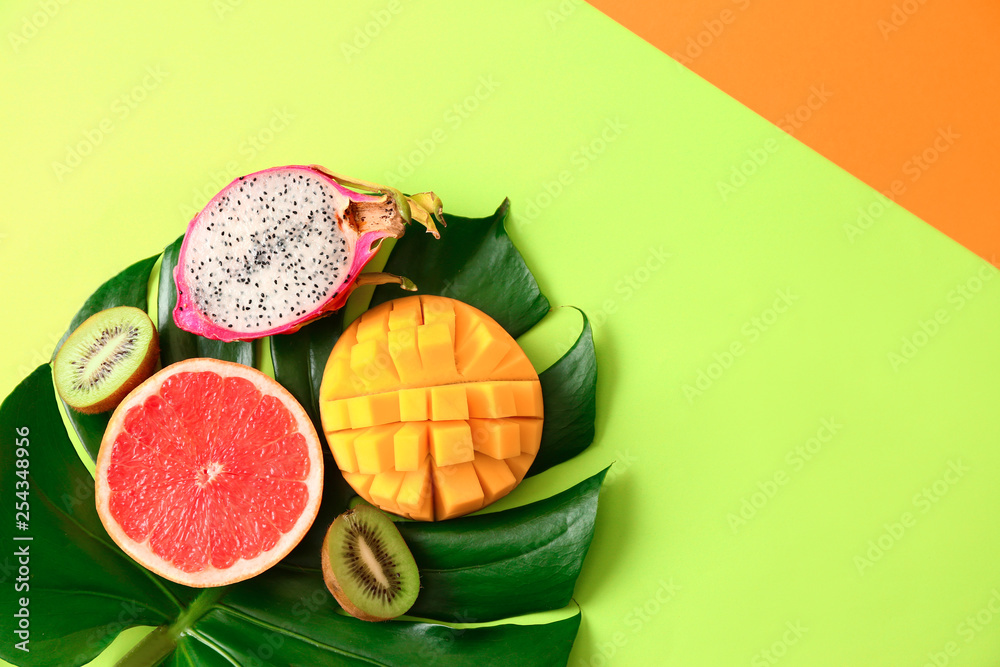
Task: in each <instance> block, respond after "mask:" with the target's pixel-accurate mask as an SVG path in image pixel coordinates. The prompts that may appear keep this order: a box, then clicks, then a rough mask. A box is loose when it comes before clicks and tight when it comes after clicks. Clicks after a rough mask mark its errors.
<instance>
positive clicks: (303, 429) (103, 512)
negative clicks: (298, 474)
mask: <svg viewBox="0 0 1000 667" xmlns="http://www.w3.org/2000/svg"><path fill="white" fill-rule="evenodd" d="M202 371H208V372H213V373H217V374H219V375H220V376H222V377H223V378H227V377H240V378H244V379H246V380H249V381H250V382H252V383H253V384H254V386H255V387H256V388H257V390H258V391H260V392H261V393H262V394H263V395H264V396H269V395H270V396H274V397H275V398H277V399H278V400H279V401H280V402H281V404H282V405H283V406H284V407H285V408H286V409H287V410H288V411H289V413H291V416H292V418H293V420H294V423H295V431H294V432H297V433H299V434H301V435H302V436H303V437H304V438H305V441H306V446H307V450H308V452H309V471H308V474H307V476H306V478H305V479H304V480H301V481H302V482H303V483H304V484H305V485H306V488H307V490H308V500H307V502H306V505H305V507H304V508H303V510H302V512H301V514H299V516H298V518H297V519H296V520H295V523H294V524H293V526H292V527H291V529H290V530H288V531H287V532H285V533H283V534H281V536H280V538H279V539H278V541H277V542H276V543H275V544H274V546H272V547H271V548H270V549H267V550H265V551H263V552H261V553H260V554H259V555H257V556H255V557H253V558H250V559H243V558H238V559H237V560H236V562H235V563H234V564H233V565H232V566H231V567H228V568H216V567H214V566H213V565H211V563H208V564H207V565H206V566H205V567H204V568H203V569H201V570H199V571H197V572H185V571H184V570H181V569H180V568H178V567H177V566H176V565H174V563H172V562H171V561H168V560H165V559H164V558H161V557H160V556H159V555H157V554H156V553H154V552H153V550H152V548H151V547H150V545H149V541H150V538H147V539H146V540H145V541H143V542H141V543H140V542H136V541H134V540H133V539H131V538H130V537H129V536H128V535H126V534H125V531H124V529H123V528H122V527H121V525H120V524H119V523H118V521H117V520H116V519H115V518H114V517H113V516H112V515H111V511H110V506H109V501H110V498H111V493H112V489H111V486H110V485H109V483H108V468H109V465H110V463H111V454H112V450H113V445H114V441H115V439H116V437H117V435H118V434H119V433H121V432H122V431H123V428H122V427H123V423H124V420H125V416H126V413H127V412H128V410H129V408H131V407H133V406H135V405H140V404H142V403H144V402H145V401H146V399H148V398H150V397H152V396H154V395H156V394H158V392H159V389H160V387H161V385H162V384H163V382H164V381H165V380H167V379H168V378H169V377H172V376H174V375H176V374H177V373H182V372H202ZM95 477H96V478H95V495H96V504H97V513H98V515H99V516H100V519H101V522H102V523H103V524H104V527H105V529H106V530H107V531H108V534H109V535H110V536H111V539H112V540H114V542H115V544H117V545H118V546H119V547H121V549H122V550H123V551H124V552H125V553H127V554H128V555H129V556H131V557H132V558H133V559H134V560H135V561H136V562H138V563H139V564H140V565H142V566H143V567H145V568H146V569H148V570H150V571H152V572H154V573H156V574H158V575H160V576H161V577H163V578H164V579H169V580H170V581H174V582H176V583H179V584H184V585H186V586H191V587H193V588H207V587H213V586H225V585H228V584H232V583H236V582H238V581H243V580H245V579H249V578H251V577H253V576H256V575H258V574H260V573H261V572H263V571H265V570H267V569H268V568H270V567H271V566H273V565H275V564H276V563H277V562H278V561H280V560H281V559H282V558H284V557H285V556H286V555H288V553H289V552H290V551H291V550H292V549H294V548H295V546H296V545H298V543H299V542H300V541H301V539H302V537H303V536H305V534H306V532H308V530H309V528H310V527H311V526H312V523H313V521H314V520H315V518H316V514H317V512H318V511H319V506H320V501H321V499H322V490H323V455H322V445H321V444H320V441H319V436H318V435H317V434H316V430H315V428H314V427H313V425H312V421H311V420H310V419H309V416H308V414H307V413H306V411H305V409H304V408H303V407H302V406H301V405H300V404H299V402H298V401H297V400H295V398H294V397H293V396H292V395H291V394H290V393H289V392H288V391H287V390H286V389H285V388H284V387H282V386H281V385H280V384H278V383H277V382H276V381H274V380H272V379H271V378H270V377H268V376H267V375H264V374H263V373H261V372H260V371H258V370H256V369H254V368H250V367H248V366H244V365H242V364H236V363H232V362H229V361H221V360H218V359H202V358H195V359H186V360H184V361H179V362H177V363H175V364H171V365H170V366H167V367H166V368H164V369H163V370H161V371H159V372H158V373H156V374H154V375H153V376H151V377H150V378H149V379H147V380H146V381H145V382H143V383H142V384H140V385H139V386H138V387H136V388H135V389H134V390H132V392H131V393H129V394H128V396H126V397H125V399H124V400H123V401H122V402H121V404H120V405H119V406H118V408H117V409H116V410H115V412H114V413H113V415H112V416H111V420H110V421H109V422H108V426H107V429H106V430H105V433H104V438H103V440H102V441H101V448H100V451H99V453H98V455H97V465H96V475H95Z"/></svg>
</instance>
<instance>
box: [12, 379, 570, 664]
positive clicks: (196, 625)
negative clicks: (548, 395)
mask: <svg viewBox="0 0 1000 667" xmlns="http://www.w3.org/2000/svg"><path fill="white" fill-rule="evenodd" d="M51 386H52V376H51V370H50V367H49V366H47V365H46V366H40V367H39V368H38V369H37V370H36V371H35V372H34V373H32V374H31V375H30V376H29V377H28V378H27V379H26V380H25V381H24V382H22V383H21V385H20V386H18V388H17V389H16V390H15V391H14V392H13V393H12V394H11V395H10V396H9V397H8V398H7V400H6V401H4V403H3V405H2V407H0V428H2V429H3V432H4V433H16V434H18V438H19V439H18V440H16V441H15V442H14V443H13V444H14V445H15V446H12V447H5V448H2V449H0V465H2V469H3V470H4V471H6V472H7V474H5V475H4V476H3V477H2V478H0V494H2V497H4V498H11V499H14V498H16V497H17V496H16V495H15V494H16V493H17V491H19V490H21V487H22V486H23V488H24V489H25V490H26V493H27V497H28V498H29V500H27V501H23V502H26V503H27V505H28V508H27V509H24V508H18V507H17V506H16V504H15V503H14V502H11V503H4V505H3V510H2V512H3V520H4V521H5V525H9V526H17V525H21V524H18V523H17V522H18V521H21V520H22V518H21V517H19V516H16V513H17V512H20V511H22V510H24V515H25V516H24V518H23V521H24V524H23V525H25V526H26V528H25V529H24V530H21V531H19V534H18V535H16V537H22V538H30V539H23V540H16V541H15V543H14V544H15V547H14V550H12V552H11V554H12V555H10V556H8V557H7V561H6V562H5V568H4V571H5V572H8V573H9V574H7V575H6V576H7V577H8V578H9V579H11V580H13V584H14V585H4V586H2V587H0V603H2V604H3V608H4V609H7V610H11V613H6V614H3V615H0V632H3V633H4V636H6V637H17V635H16V631H17V630H18V629H19V618H18V616H17V613H16V610H18V609H20V608H21V607H22V605H21V602H20V598H22V597H23V598H25V599H27V600H28V601H29V604H28V605H24V608H26V609H28V610H29V613H30V618H31V624H30V631H29V632H30V634H28V635H26V636H25V639H26V640H27V641H28V642H29V643H28V644H26V645H25V646H26V647H27V648H29V649H30V650H29V651H21V650H20V649H18V648H17V646H16V642H3V643H0V657H3V658H4V659H5V660H8V661H11V662H14V663H15V664H18V665H52V664H58V665H81V664H84V663H86V662H88V661H90V660H91V659H93V658H94V657H95V656H96V655H97V654H98V653H100V651H101V650H103V648H104V647H105V646H107V644H108V643H109V642H110V641H111V639H113V638H114V636H115V635H116V634H117V633H118V632H119V631H120V630H122V629H124V628H125V627H130V626H133V625H156V626H159V627H160V628H161V629H159V630H157V631H154V633H152V634H151V635H150V636H149V637H148V638H147V639H146V640H144V641H143V642H141V643H140V644H139V645H138V646H137V647H136V648H135V649H134V651H133V653H131V654H130V655H129V656H126V657H125V658H124V659H123V661H122V662H121V663H120V664H122V665H131V666H133V667H138V666H140V665H144V666H149V665H155V664H157V663H158V661H159V660H161V659H163V658H166V657H167V656H170V655H171V654H173V655H172V657H170V658H169V662H168V664H174V665H204V664H224V665H251V664H273V662H271V659H272V657H273V656H275V655H277V654H278V653H279V652H280V655H281V656H282V657H281V660H282V662H283V663H285V664H304V665H307V664H342V665H354V664H358V665H373V664H374V665H412V664H414V659H415V658H416V659H418V660H421V659H422V658H427V660H426V661H425V664H429V663H431V662H434V661H436V659H440V660H441V662H442V663H443V664H448V665H490V664H498V665H499V664H518V665H539V666H548V665H553V664H564V663H565V662H566V660H567V659H568V656H569V651H570V648H571V646H572V643H573V638H574V637H575V635H576V631H577V628H578V626H579V614H578V613H574V614H572V615H571V616H569V617H568V618H565V619H562V620H558V621H555V622H552V623H546V624H542V625H531V624H527V625H524V624H513V623H506V624H501V625H494V626H487V627H461V628H452V627H449V626H446V625H442V624H439V623H430V622H414V621H394V622H391V623H386V624H374V623H366V622H364V621H359V620H357V619H355V618H352V617H349V616H345V615H343V614H342V613H340V610H339V607H338V606H337V605H336V603H335V602H334V600H333V598H332V597H331V596H330V594H329V593H328V591H327V590H326V587H325V585H324V584H323V579H322V576H321V575H320V574H319V573H318V572H302V571H298V570H295V569H292V568H288V567H285V566H279V567H277V568H274V569H272V570H270V571H268V572H267V573H265V574H263V575H261V576H259V577H256V578H254V579H250V580H247V581H244V582H241V583H239V584H235V585H233V586H230V587H226V588H216V589H205V590H203V591H200V592H199V591H197V590H195V589H189V588H186V587H183V586H178V585H176V584H173V583H171V582H168V581H165V580H163V579H161V578H159V577H157V576H156V575H153V574H152V573H150V572H149V571H147V570H146V569H145V568H143V567H141V566H139V565H138V564H137V563H135V562H134V561H132V560H131V559H130V558H129V557H128V556H126V555H125V554H124V553H123V552H122V551H121V550H120V549H119V548H118V547H117V545H115V544H114V543H113V542H112V541H111V538H110V537H109V536H108V535H107V533H106V531H105V530H104V527H103V525H102V524H101V522H100V519H99V517H98V516H97V511H96V509H95V507H94V499H93V482H92V480H91V478H90V475H89V473H88V472H87V469H86V468H85V467H84V466H83V464H82V463H81V461H80V460H79V458H78V457H77V456H76V454H75V453H74V451H73V447H72V445H71V444H70V442H69V439H68V436H67V434H66V432H65V429H63V427H62V425H61V422H60V420H59V419H58V409H57V407H56V404H55V398H54V396H53V394H52V393H51ZM21 434H23V435H21ZM18 461H25V462H26V463H25V464H23V465H22V464H20V463H18ZM18 470H24V471H25V473H24V475H23V476H22V475H18V474H17V473H16V471H18ZM22 478H23V479H22ZM19 481H23V482H24V484H23V485H19V484H18V482H19ZM481 518H483V519H485V518H486V517H481ZM494 521H495V520H494ZM479 535H480V536H484V535H485V533H480V534H479ZM22 545H23V546H22ZM18 549H21V550H22V551H20V552H19V551H17V550H18ZM19 553H22V554H24V555H25V556H24V557H25V558H26V559H27V561H28V562H29V563H30V568H29V569H30V574H27V575H24V576H22V577H21V579H23V582H21V583H23V586H21V587H20V590H19V586H18V585H17V584H18V581H19V580H18V579H17V577H16V576H14V575H15V573H17V572H18V569H17V568H18V563H17V562H15V561H16V559H18V557H19V556H18V554H19ZM21 562H22V563H23V562H24V561H21ZM4 583H5V584H9V583H11V582H4ZM254 660H257V661H259V662H258V663H254V662H253V661H254Z"/></svg>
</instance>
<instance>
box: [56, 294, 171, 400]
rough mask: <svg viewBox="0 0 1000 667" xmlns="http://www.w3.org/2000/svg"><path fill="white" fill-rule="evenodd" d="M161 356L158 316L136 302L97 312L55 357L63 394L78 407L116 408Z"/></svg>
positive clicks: (78, 329) (151, 369)
mask: <svg viewBox="0 0 1000 667" xmlns="http://www.w3.org/2000/svg"><path fill="white" fill-rule="evenodd" d="M159 356H160V342H159V337H158V336H157V333H156V328H155V327H154V326H153V322H152V321H151V320H150V319H149V316H148V315H146V313H144V312H143V311H141V310H139V309H138V308H133V307H131V306H119V307H117V308H109V309H107V310H102V311H100V312H99V313H96V314H94V315H91V316H90V317H89V318H87V319H86V320H84V322H83V324H81V325H80V326H78V327H77V328H76V329H75V330H74V331H73V333H71V334H70V335H69V337H67V338H66V342H64V343H63V345H62V347H60V348H59V351H58V352H57V353H56V358H55V359H54V360H53V362H52V374H53V376H54V378H55V385H56V389H57V390H58V391H59V395H60V396H61V397H62V399H63V400H64V401H65V402H66V405H68V406H70V407H71V408H73V409H74V410H77V411H79V412H83V413H86V414H96V413H98V412H106V411H108V410H111V409H113V408H114V407H116V406H117V405H118V404H119V403H121V401H122V399H123V398H125V396H126V395H128V393H129V392H130V391H132V390H133V389H134V388H135V387H136V386H138V385H139V384H140V383H141V382H142V381H143V380H145V379H146V378H148V377H149V376H150V375H151V374H152V373H153V369H154V368H155V367H156V361H157V359H159Z"/></svg>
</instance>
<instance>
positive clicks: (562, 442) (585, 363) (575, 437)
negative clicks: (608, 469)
mask: <svg viewBox="0 0 1000 667" xmlns="http://www.w3.org/2000/svg"><path fill="white" fill-rule="evenodd" d="M580 314H581V315H583V330H582V331H581V332H580V336H579V338H577V339H576V342H575V343H573V346H572V347H571V348H570V349H569V351H567V352H566V354H564V355H563V356H562V357H561V358H560V359H559V361H557V362H556V363H554V364H552V365H551V366H549V367H548V368H547V369H546V370H544V371H543V372H542V373H541V374H540V375H539V376H538V379H539V381H540V382H541V383H542V396H543V398H544V400H545V421H543V422H542V444H541V447H540V448H539V450H538V455H537V456H536V457H535V461H534V462H533V463H532V464H531V469H530V470H529V471H528V476H529V477H530V476H531V475H537V474H538V473H540V472H544V471H545V470H548V469H549V468H551V467H552V466H554V465H557V464H559V463H562V462H563V461H568V460H569V459H571V458H573V457H574V456H576V455H577V454H579V453H580V452H582V451H583V450H584V449H586V448H587V447H589V446H590V443H592V442H593V441H594V433H595V428H594V420H595V419H596V418H597V355H596V352H595V350H594V336H593V333H592V332H591V329H590V321H589V320H588V319H587V316H586V314H584V312H583V311H582V310H581V311H580Z"/></svg>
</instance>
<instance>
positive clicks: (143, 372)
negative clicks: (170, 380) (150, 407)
mask: <svg viewBox="0 0 1000 667" xmlns="http://www.w3.org/2000/svg"><path fill="white" fill-rule="evenodd" d="M103 312H104V311H100V312H97V313H94V314H93V315H91V316H90V317H88V318H87V319H86V320H84V321H83V322H82V323H81V324H80V326H78V327H77V328H76V329H74V330H73V331H74V332H75V331H76V330H77V329H81V328H83V327H84V326H85V325H86V324H87V323H88V322H90V320H92V319H94V318H95V317H97V316H98V315H101V313H103ZM70 335H72V334H70ZM67 340H68V339H67ZM65 349H66V345H65V343H64V344H63V346H62V347H61V348H59V351H58V352H57V353H56V356H55V359H53V362H52V364H53V366H55V365H56V364H57V363H59V361H58V360H59V356H60V355H61V354H63V350H65ZM159 360H160V336H159V332H158V331H157V330H156V327H153V337H152V339H151V340H150V341H149V348H148V349H147V350H146V356H145V357H143V358H142V363H140V364H139V366H138V367H137V368H136V369H135V372H134V373H133V374H132V375H131V377H129V378H128V380H126V381H125V382H124V383H122V386H121V387H119V388H118V391H116V392H114V393H113V394H110V395H109V396H108V397H107V398H105V399H104V400H101V401H98V402H97V403H94V404H93V405H85V406H77V405H73V404H72V403H70V402H69V401H68V400H66V397H65V396H63V395H62V391H61V390H59V386H58V385H56V390H57V391H59V396H60V398H62V399H63V402H64V403H66V405H68V406H69V407H71V408H73V409H74V410H76V411H77V412H80V413H83V414H85V415H96V414H100V413H102V412H108V411H109V410H114V409H115V408H116V407H118V404H119V403H121V402H122V401H123V400H125V397H126V396H128V395H129V392H131V391H132V390H133V389H135V388H136V387H138V386H139V385H140V384H142V383H143V382H145V380H146V379H147V378H148V377H149V376H150V375H152V374H153V371H154V370H155V369H156V364H157V363H158V362H159Z"/></svg>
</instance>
